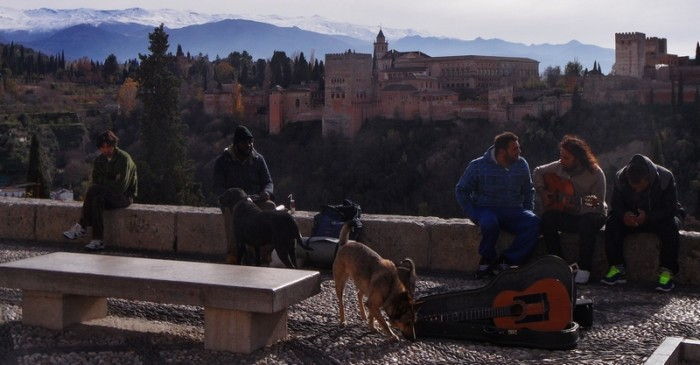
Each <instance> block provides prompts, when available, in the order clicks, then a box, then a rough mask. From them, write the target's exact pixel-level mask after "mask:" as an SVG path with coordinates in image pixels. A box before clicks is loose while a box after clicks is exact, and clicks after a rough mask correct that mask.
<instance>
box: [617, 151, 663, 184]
mask: <svg viewBox="0 0 700 365" xmlns="http://www.w3.org/2000/svg"><path fill="white" fill-rule="evenodd" d="M641 163H643V164H645V165H646V166H647V170H649V186H651V185H654V182H656V180H658V179H659V171H658V170H657V168H656V167H657V166H656V164H655V163H654V162H653V161H652V160H651V159H650V158H649V157H647V156H644V155H642V154H636V155H634V156H632V158H631V159H630V162H628V163H627V165H625V167H624V168H622V169H621V170H620V171H618V173H617V176H616V177H617V180H618V181H619V182H621V183H624V182H626V180H627V179H626V178H627V170H628V169H629V168H630V165H633V164H641Z"/></svg>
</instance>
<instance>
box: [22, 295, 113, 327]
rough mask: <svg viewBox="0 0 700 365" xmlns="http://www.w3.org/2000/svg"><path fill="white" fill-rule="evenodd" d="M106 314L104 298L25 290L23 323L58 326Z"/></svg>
mask: <svg viewBox="0 0 700 365" xmlns="http://www.w3.org/2000/svg"><path fill="white" fill-rule="evenodd" d="M105 316H107V299H106V298H102V297H88V296H82V295H70V294H62V293H56V292H44V291H33V290H24V291H23V292H22V323H24V324H26V325H30V326H40V327H45V328H50V329H54V330H61V329H63V328H65V327H67V326H69V325H71V324H74V323H79V322H82V321H87V320H90V319H95V318H102V317H105Z"/></svg>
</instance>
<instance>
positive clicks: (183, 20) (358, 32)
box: [0, 6, 615, 72]
mask: <svg viewBox="0 0 700 365" xmlns="http://www.w3.org/2000/svg"><path fill="white" fill-rule="evenodd" d="M161 23H163V24H165V27H166V29H167V32H168V34H169V35H170V39H169V41H170V45H171V47H172V49H171V51H173V50H174V47H175V46H176V45H181V46H182V48H183V50H184V51H185V52H189V53H191V54H195V55H196V54H199V53H202V54H204V55H208V56H210V57H211V58H212V59H213V58H214V57H216V56H217V55H218V56H220V57H226V56H227V55H228V54H229V53H231V52H234V51H239V52H241V51H244V50H245V51H247V52H248V53H250V54H251V55H252V56H253V57H254V58H269V57H271V56H272V54H273V52H274V51H278V50H281V51H285V52H287V54H288V55H294V54H298V53H299V52H304V53H305V54H306V56H307V57H308V56H309V55H313V56H315V57H318V58H323V55H325V54H327V53H338V52H344V51H347V50H348V49H352V50H355V51H357V52H363V53H371V52H372V43H373V42H374V41H375V39H376V35H377V32H378V31H379V26H378V25H357V24H350V23H343V22H336V21H332V20H328V19H325V18H323V17H321V16H318V15H313V16H298V17H283V16H277V15H245V14H244V15H239V14H204V13H198V12H193V11H180V10H172V9H159V10H147V9H142V8H130V9H123V10H96V9H86V8H80V9H48V8H41V9H32V10H17V9H12V8H7V7H1V6H0V43H10V42H14V43H18V44H22V45H25V46H27V47H31V48H34V49H36V50H39V51H42V52H44V53H48V54H59V53H65V56H66V58H67V59H69V60H74V59H78V58H81V57H88V58H91V59H93V60H104V59H105V58H106V57H107V56H108V55H110V54H114V55H116V56H117V58H118V59H119V60H120V61H125V60H127V59H133V58H136V57H138V55H139V54H140V53H146V51H147V49H148V33H149V32H150V31H152V30H153V27H154V26H158V25H159V24H161ZM382 31H383V32H384V35H385V36H386V38H387V40H388V41H389V47H390V48H391V49H395V50H398V51H415V50H420V51H422V52H424V53H426V54H429V55H431V56H454V55H485V56H506V57H528V58H532V59H534V60H537V61H539V62H540V71H543V70H544V69H545V68H546V67H547V66H550V65H554V66H560V67H562V68H563V67H564V65H565V64H566V63H567V62H569V61H571V60H574V59H578V60H579V61H580V62H581V64H582V65H583V66H584V67H589V68H590V67H592V66H593V62H597V63H598V64H600V65H601V66H602V68H603V72H609V71H610V68H611V66H612V64H613V62H614V56H615V52H614V50H612V49H608V48H602V47H598V46H594V45H586V44H581V43H579V42H577V41H575V40H572V41H570V42H568V43H566V44H539V45H537V44H530V45H526V44H522V43H514V42H508V41H505V40H501V39H482V38H479V37H477V38H475V39H473V40H464V39H455V38H446V37H439V36H435V35H431V34H429V32H426V31H418V30H414V29H398V28H387V27H382Z"/></svg>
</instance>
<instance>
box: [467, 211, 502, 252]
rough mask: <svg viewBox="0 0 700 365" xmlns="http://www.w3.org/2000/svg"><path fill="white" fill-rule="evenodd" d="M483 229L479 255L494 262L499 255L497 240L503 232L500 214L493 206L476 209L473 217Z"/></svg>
mask: <svg viewBox="0 0 700 365" xmlns="http://www.w3.org/2000/svg"><path fill="white" fill-rule="evenodd" d="M472 219H474V220H475V221H476V223H477V224H478V225H479V229H480V230H481V242H480V243H479V255H481V258H482V260H483V261H484V262H487V263H489V264H491V263H494V262H495V261H496V259H497V257H498V254H497V252H496V241H497V240H498V236H499V234H500V233H501V227H500V223H499V219H498V216H497V215H496V212H495V211H494V210H493V209H492V208H488V207H479V208H475V209H474V217H472Z"/></svg>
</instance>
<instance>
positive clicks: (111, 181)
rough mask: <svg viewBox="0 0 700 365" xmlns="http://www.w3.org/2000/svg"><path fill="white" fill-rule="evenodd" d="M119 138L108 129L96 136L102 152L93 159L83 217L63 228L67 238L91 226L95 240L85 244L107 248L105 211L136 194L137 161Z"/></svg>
mask: <svg viewBox="0 0 700 365" xmlns="http://www.w3.org/2000/svg"><path fill="white" fill-rule="evenodd" d="M118 142H119V138H118V137H117V136H116V135H115V134H114V132H112V131H109V130H108V131H106V132H104V133H102V134H100V136H99V137H98V138H97V143H96V145H97V148H98V149H99V150H100V155H99V156H98V157H97V158H95V161H94V162H93V168H92V184H91V186H90V188H89V189H88V191H87V193H86V194H85V201H84V202H83V210H82V215H81V218H80V221H79V222H78V223H75V224H74V225H73V227H71V228H70V229H69V230H67V231H65V232H63V235H64V236H66V238H68V239H76V238H79V237H82V236H84V235H85V234H87V227H92V240H91V241H90V243H88V244H87V245H86V246H85V248H87V249H89V250H101V249H104V241H103V238H104V237H103V235H104V222H103V218H102V216H103V212H104V211H105V210H111V209H119V208H126V207H128V206H129V205H131V203H133V202H134V198H135V197H136V193H137V175H136V164H134V161H133V160H132V159H131V156H129V154H128V153H126V152H125V151H123V150H121V149H119V148H118V147H117V143H118Z"/></svg>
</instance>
